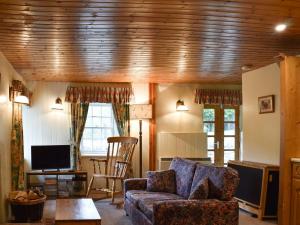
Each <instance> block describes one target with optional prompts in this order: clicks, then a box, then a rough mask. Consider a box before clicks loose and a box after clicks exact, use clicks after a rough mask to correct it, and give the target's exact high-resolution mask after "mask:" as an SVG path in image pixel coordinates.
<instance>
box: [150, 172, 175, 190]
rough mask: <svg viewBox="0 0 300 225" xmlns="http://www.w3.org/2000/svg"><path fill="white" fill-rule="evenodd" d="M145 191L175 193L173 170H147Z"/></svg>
mask: <svg viewBox="0 0 300 225" xmlns="http://www.w3.org/2000/svg"><path fill="white" fill-rule="evenodd" d="M147 178H148V180H147V191H153V192H167V193H176V180H175V171H174V170H165V171H148V172H147Z"/></svg>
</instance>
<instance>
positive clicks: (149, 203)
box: [126, 190, 184, 221]
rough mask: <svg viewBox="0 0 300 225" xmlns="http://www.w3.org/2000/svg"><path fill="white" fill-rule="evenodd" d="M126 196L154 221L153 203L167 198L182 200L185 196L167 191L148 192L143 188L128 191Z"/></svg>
mask: <svg viewBox="0 0 300 225" xmlns="http://www.w3.org/2000/svg"><path fill="white" fill-rule="evenodd" d="M126 198H127V199H129V201H130V202H131V203H132V204H134V205H135V206H136V207H137V208H138V209H140V210H141V211H142V212H143V213H144V214H145V215H146V216H147V217H148V219H149V220H151V221H152V216H153V204H154V203H155V202H160V201H166V200H180V199H184V198H183V197H181V196H179V195H176V194H170V193H165V192H148V191H142V190H130V191H127V192H126Z"/></svg>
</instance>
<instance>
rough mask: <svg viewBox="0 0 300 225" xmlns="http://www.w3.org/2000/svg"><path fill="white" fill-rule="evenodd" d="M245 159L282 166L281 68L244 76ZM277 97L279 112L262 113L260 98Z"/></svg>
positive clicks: (269, 68)
mask: <svg viewBox="0 0 300 225" xmlns="http://www.w3.org/2000/svg"><path fill="white" fill-rule="evenodd" d="M242 81H243V83H242V89H243V160H247V161H254V162H262V163H270V164H275V165H279V157H280V69H279V67H278V66H277V64H272V65H269V66H266V67H263V68H260V69H257V70H254V71H251V72H247V73H244V74H243V75H242ZM273 94H274V95H275V112H274V113H267V114H259V113H258V97H260V96H266V95H273Z"/></svg>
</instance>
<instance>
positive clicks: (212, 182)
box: [192, 164, 239, 200]
mask: <svg viewBox="0 0 300 225" xmlns="http://www.w3.org/2000/svg"><path fill="white" fill-rule="evenodd" d="M206 177H207V178H208V181H209V182H208V184H209V188H208V189H209V194H208V198H216V199H220V200H230V199H232V198H233V195H234V193H235V191H236V189H237V186H238V184H239V175H238V172H237V171H236V170H234V169H232V168H230V167H215V166H206V165H200V164H198V165H197V168H196V171H195V175H194V180H193V184H192V189H194V188H195V186H196V185H197V183H198V182H199V181H200V180H202V179H203V178H206Z"/></svg>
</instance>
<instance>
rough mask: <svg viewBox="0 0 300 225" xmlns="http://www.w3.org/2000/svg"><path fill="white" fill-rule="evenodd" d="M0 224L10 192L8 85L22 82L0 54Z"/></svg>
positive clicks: (10, 114)
mask: <svg viewBox="0 0 300 225" xmlns="http://www.w3.org/2000/svg"><path fill="white" fill-rule="evenodd" d="M0 73H1V80H0V98H1V99H2V100H4V101H1V102H0V146H1V147H0V223H1V222H5V220H6V216H7V211H8V209H7V204H5V202H6V201H5V200H6V198H7V196H8V193H9V191H10V190H11V163H10V161H11V160H10V157H11V155H10V135H11V122H12V121H11V119H12V104H11V102H10V101H9V85H10V84H11V81H12V80H13V79H17V80H22V78H21V77H20V75H19V74H18V73H17V72H16V71H15V70H14V68H13V67H12V66H11V65H10V63H9V62H8V61H7V60H6V58H5V57H4V55H3V54H2V53H1V52H0Z"/></svg>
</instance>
